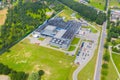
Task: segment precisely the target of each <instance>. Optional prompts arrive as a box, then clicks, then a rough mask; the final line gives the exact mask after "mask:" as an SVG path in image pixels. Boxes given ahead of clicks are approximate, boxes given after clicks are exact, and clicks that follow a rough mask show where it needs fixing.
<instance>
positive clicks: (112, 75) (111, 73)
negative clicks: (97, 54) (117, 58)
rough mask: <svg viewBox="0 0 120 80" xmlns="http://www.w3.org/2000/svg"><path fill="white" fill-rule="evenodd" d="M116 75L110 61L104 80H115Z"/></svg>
mask: <svg viewBox="0 0 120 80" xmlns="http://www.w3.org/2000/svg"><path fill="white" fill-rule="evenodd" d="M117 79H118V74H117V72H116V70H115V67H114V66H113V64H112V61H111V60H110V61H109V62H108V75H107V76H106V80H117Z"/></svg>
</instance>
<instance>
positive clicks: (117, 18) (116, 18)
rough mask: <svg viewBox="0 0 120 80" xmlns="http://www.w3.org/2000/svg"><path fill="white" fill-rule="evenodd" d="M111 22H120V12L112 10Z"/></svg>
mask: <svg viewBox="0 0 120 80" xmlns="http://www.w3.org/2000/svg"><path fill="white" fill-rule="evenodd" d="M110 21H112V22H117V21H120V10H111V17H110Z"/></svg>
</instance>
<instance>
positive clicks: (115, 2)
mask: <svg viewBox="0 0 120 80" xmlns="http://www.w3.org/2000/svg"><path fill="white" fill-rule="evenodd" d="M110 6H111V7H113V6H115V7H119V8H120V3H119V1H118V0H110Z"/></svg>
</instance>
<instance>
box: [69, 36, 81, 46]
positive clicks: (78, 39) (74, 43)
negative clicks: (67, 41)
mask: <svg viewBox="0 0 120 80" xmlns="http://www.w3.org/2000/svg"><path fill="white" fill-rule="evenodd" d="M79 41H80V38H76V37H75V38H74V39H73V40H72V42H71V45H76V44H78V43H79Z"/></svg>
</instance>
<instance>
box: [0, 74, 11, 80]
mask: <svg viewBox="0 0 120 80" xmlns="http://www.w3.org/2000/svg"><path fill="white" fill-rule="evenodd" d="M0 80H10V77H9V76H6V75H0Z"/></svg>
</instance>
